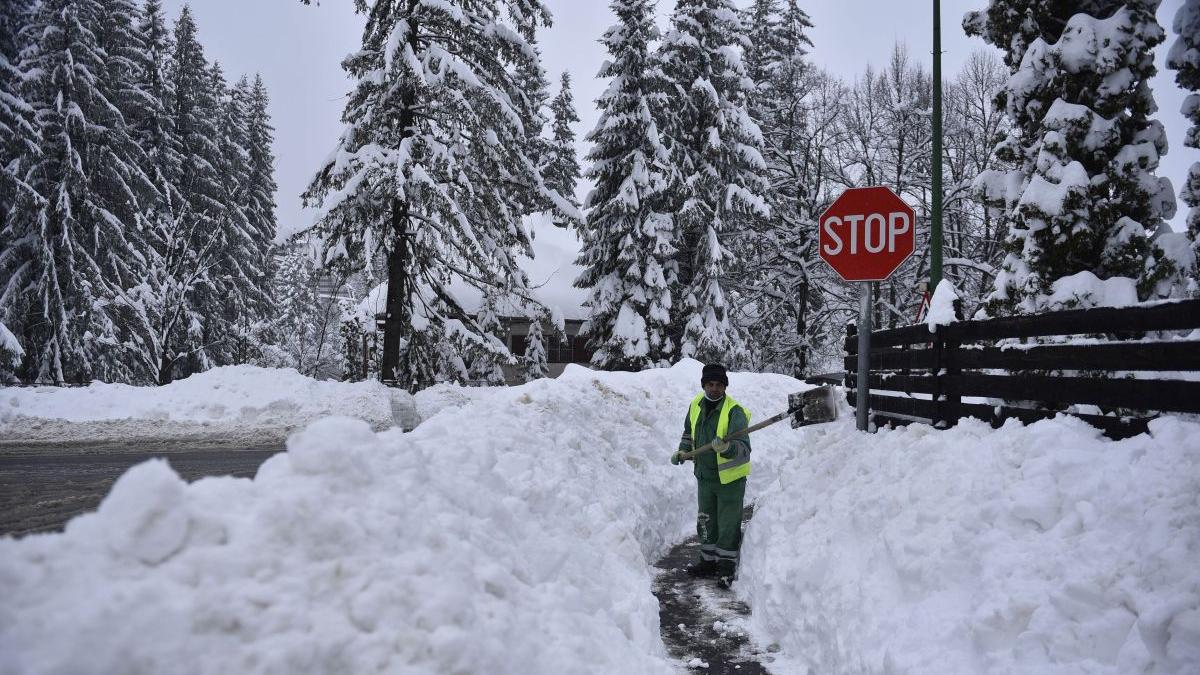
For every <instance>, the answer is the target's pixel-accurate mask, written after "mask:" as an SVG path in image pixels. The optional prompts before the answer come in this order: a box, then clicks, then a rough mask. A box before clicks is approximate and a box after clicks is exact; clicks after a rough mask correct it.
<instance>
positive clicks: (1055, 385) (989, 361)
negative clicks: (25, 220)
mask: <svg viewBox="0 0 1200 675" xmlns="http://www.w3.org/2000/svg"><path fill="white" fill-rule="evenodd" d="M931 330H932V332H931ZM1198 330H1200V300H1186V301H1181V302H1169V303H1162V304H1157V305H1152V306H1144V307H1130V308H1121V309H1112V308H1097V309H1084V310H1072V311H1065V312H1052V313H1046V314H1038V315H1029V316H1013V317H1004V318H999V319H987V320H982V321H958V322H954V323H950V324H948V325H943V326H936V327H934V328H932V329H931V328H930V327H929V326H927V325H925V324H920V325H916V326H906V327H903V328H895V329H891V330H880V331H874V332H872V333H871V354H870V370H869V382H870V387H871V397H870V404H871V416H872V419H873V420H874V422H875V423H876V424H889V423H890V424H894V425H904V424H908V423H911V422H923V423H926V424H932V425H934V426H936V427H939V428H947V427H951V426H954V425H955V424H957V423H958V421H959V419H961V418H963V417H976V418H980V419H984V420H989V421H991V423H992V424H993V426H999V425H1000V424H1003V422H1004V420H1006V419H1009V418H1016V419H1019V420H1020V421H1021V422H1022V423H1026V424H1027V423H1030V422H1034V421H1037V420H1039V419H1045V418H1049V417H1054V416H1055V415H1058V414H1060V413H1069V414H1072V415H1075V416H1077V417H1080V418H1082V419H1083V420H1085V421H1087V422H1088V423H1090V424H1092V425H1093V426H1095V427H1097V428H1099V429H1102V430H1104V432H1105V434H1106V435H1108V436H1109V437H1112V438H1126V437H1129V436H1135V435H1137V434H1140V433H1143V432H1145V431H1146V428H1147V426H1146V425H1147V423H1148V422H1149V421H1150V420H1151V419H1153V418H1154V417H1155V416H1156V413H1160V412H1185V413H1200V381H1197V380H1200V372H1197V371H1200V339H1197V338H1198V337H1200V332H1197V331H1198ZM1068 336H1070V337H1068ZM845 349H846V354H847V356H846V358H845V368H846V379H845V384H846V387H847V392H848V399H849V401H850V404H851V405H852V406H853V405H854V404H855V401H856V398H855V395H856V392H855V391H854V387H855V386H856V384H857V379H856V378H857V369H858V357H857V354H858V337H857V333H856V331H855V329H854V326H849V327H848V328H847V335H846V342H845ZM1189 377H1190V378H1191V379H1188V378H1189ZM876 392H879V393H876Z"/></svg>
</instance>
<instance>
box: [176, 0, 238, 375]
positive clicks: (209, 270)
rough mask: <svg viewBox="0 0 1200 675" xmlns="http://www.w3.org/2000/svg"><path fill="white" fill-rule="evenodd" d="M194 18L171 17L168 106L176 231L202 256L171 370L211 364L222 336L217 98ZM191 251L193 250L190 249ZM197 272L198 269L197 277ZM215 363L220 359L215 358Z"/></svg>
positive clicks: (194, 269) (222, 214)
mask: <svg viewBox="0 0 1200 675" xmlns="http://www.w3.org/2000/svg"><path fill="white" fill-rule="evenodd" d="M197 33H198V30H197V27H196V21H195V19H194V18H193V16H192V13H191V10H190V9H189V8H188V7H187V6H186V5H185V6H184V8H183V10H182V11H181V12H180V14H179V19H178V20H176V22H175V31H174V38H175V40H174V49H175V51H174V55H173V58H172V59H171V70H170V72H169V78H170V82H171V87H172V88H173V89H174V92H175V97H174V106H173V109H172V110H171V111H170V113H171V116H172V121H173V124H174V126H175V135H176V138H177V139H178V142H179V148H180V153H181V156H182V160H183V161H182V163H181V167H180V173H179V179H178V183H177V185H178V186H179V188H180V193H181V196H182V198H183V204H182V205H180V209H179V211H178V214H179V215H178V216H177V217H178V219H179V221H180V223H179V224H178V226H177V227H178V230H179V232H180V233H181V234H182V235H184V236H186V237H187V238H188V241H186V242H185V245H184V247H183V248H184V250H185V251H188V252H189V253H187V254H186V255H197V256H201V257H202V258H203V260H196V262H195V264H192V265H188V267H191V268H192V274H188V275H185V276H184V277H182V278H188V279H192V278H193V277H195V278H194V281H193V282H192V283H191V284H190V288H189V289H188V291H187V292H188V314H189V315H190V316H189V318H190V319H191V320H190V321H189V322H188V323H187V324H186V325H183V326H181V328H183V329H184V331H185V334H184V335H183V336H182V338H181V341H182V344H181V345H180V347H178V348H176V349H175V350H174V352H175V353H177V354H179V355H180V357H181V358H178V359H176V360H175V362H174V363H173V364H172V367H173V370H174V375H188V374H190V373H193V372H199V371H202V370H205V369H207V368H209V367H210V366H212V365H213V364H214V361H213V358H212V355H213V354H212V353H213V351H214V347H215V348H216V351H218V352H219V348H220V345H218V344H217V343H218V342H219V341H220V340H221V339H223V337H224V335H222V334H221V332H220V330H219V329H218V326H217V325H214V324H218V323H220V317H221V316H222V312H223V307H224V301H225V299H224V298H223V297H221V289H220V288H219V287H218V285H217V281H218V279H217V276H218V275H217V273H216V271H215V266H216V265H217V264H219V262H220V261H221V260H223V259H224V258H225V257H227V255H228V253H227V249H226V245H227V242H226V239H225V234H226V230H227V228H226V227H225V225H224V224H223V223H224V219H225V218H226V213H225V208H226V200H225V198H224V190H223V187H222V184H221V177H220V175H219V174H218V169H217V167H220V166H221V165H222V159H221V147H220V143H219V140H220V138H221V132H220V129H219V128H218V126H217V124H218V121H219V120H220V119H221V117H222V112H221V107H222V106H221V102H220V101H219V100H217V98H216V92H214V91H213V86H212V85H213V77H212V71H211V68H210V66H209V63H208V59H207V58H205V56H204V48H203V46H202V45H201V44H200V41H199V39H198V35H197ZM193 252H194V253H193ZM196 273H201V274H200V275H199V276H196ZM218 363H219V362H218Z"/></svg>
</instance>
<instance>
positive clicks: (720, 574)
mask: <svg viewBox="0 0 1200 675" xmlns="http://www.w3.org/2000/svg"><path fill="white" fill-rule="evenodd" d="M716 577H717V586H720V587H721V588H725V589H728V588H729V587H730V586H732V585H733V580H734V579H737V561H736V560H720V561H717V574H716Z"/></svg>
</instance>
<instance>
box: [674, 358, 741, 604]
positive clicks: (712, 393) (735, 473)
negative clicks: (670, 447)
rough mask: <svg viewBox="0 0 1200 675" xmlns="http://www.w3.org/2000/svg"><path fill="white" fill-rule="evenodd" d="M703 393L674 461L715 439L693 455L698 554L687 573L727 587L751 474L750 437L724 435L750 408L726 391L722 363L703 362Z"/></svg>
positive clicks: (734, 572) (734, 564)
mask: <svg viewBox="0 0 1200 675" xmlns="http://www.w3.org/2000/svg"><path fill="white" fill-rule="evenodd" d="M700 386H701V387H702V388H703V389H704V393H702V394H700V395H698V396H696V398H694V399H693V400H692V403H691V405H690V406H689V407H688V413H687V417H685V418H684V421H683V436H682V437H681V438H680V439H679V449H678V451H676V452H675V454H674V455H672V456H671V463H672V464H683V463H684V461H685V460H684V459H683V457H682V455H681V453H683V452H687V451H690V450H692V449H693V448H698V447H701V446H703V445H705V444H707V443H709V442H710V441H715V443H714V444H713V449H714V450H715V451H716V452H710V453H705V454H703V455H700V456H698V457H696V458H694V460H693V461H694V462H695V467H694V473H695V474H696V482H697V487H698V491H697V494H698V502H699V512H698V514H697V516H696V535H697V536H698V537H699V539H700V559H699V560H697V561H696V562H695V563H693V564H692V565H689V566H688V568H687V571H688V573H689V574H692V575H695V576H704V577H716V578H717V582H718V584H720V585H721V586H722V587H725V588H728V587H729V584H730V583H732V582H733V579H734V578H735V576H736V575H737V564H738V550H739V549H740V547H741V543H742V502H743V501H744V499H745V497H746V476H748V475H750V437H749V436H748V435H747V436H743V437H742V438H738V439H735V440H733V441H731V442H726V441H724V440H723V439H724V438H725V437H726V436H728V435H729V434H731V433H734V432H736V431H741V430H742V429H745V428H746V427H747V426H749V425H750V411H748V410H746V408H745V407H744V406H742V405H741V404H740V403H738V402H737V401H735V400H733V399H732V398H730V397H729V396H726V395H725V388H726V387H728V386H729V375H728V373H726V371H725V367H724V366H722V365H718V364H709V365H706V366H704V370H703V371H702V373H701V375H700Z"/></svg>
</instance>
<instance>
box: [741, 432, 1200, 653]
mask: <svg viewBox="0 0 1200 675" xmlns="http://www.w3.org/2000/svg"><path fill="white" fill-rule="evenodd" d="M1198 433H1200V425H1196V424H1194V423H1187V422H1182V421H1180V420H1178V419H1176V418H1170V417H1167V418H1163V419H1161V420H1157V421H1155V422H1152V423H1151V433H1150V435H1143V436H1140V437H1137V438H1132V439H1128V440H1124V441H1120V442H1111V441H1108V440H1106V439H1103V438H1102V437H1101V436H1100V434H1099V432H1097V431H1096V430H1094V429H1092V428H1091V427H1089V426H1087V425H1086V424H1084V423H1082V422H1080V421H1079V420H1076V419H1074V418H1067V417H1060V418H1058V419H1055V420H1048V421H1044V422H1038V423H1037V424H1033V425H1031V426H1029V427H1022V426H1020V425H1019V424H1018V423H1016V422H1015V421H1013V422H1010V423H1008V424H1007V425H1006V426H1004V427H1003V428H1001V429H999V430H993V429H991V427H989V426H988V425H987V424H986V423H983V422H980V421H978V420H971V419H967V420H964V421H963V422H962V423H960V424H959V425H958V427H956V428H955V429H953V430H951V431H949V432H937V431H934V430H933V429H932V428H930V427H928V426H925V425H916V424H915V425H912V426H910V427H907V428H904V429H897V430H890V431H889V430H881V431H880V432H879V433H878V434H876V435H874V436H871V437H862V436H859V435H858V434H856V433H855V432H854V431H852V429H851V427H849V426H848V425H841V426H832V425H831V426H830V427H827V428H824V429H820V430H814V431H812V432H810V434H809V435H808V438H807V439H806V442H805V443H804V444H803V446H801V447H798V448H795V449H792V450H790V451H789V454H790V455H791V458H790V459H785V460H784V464H785V468H784V470H783V471H782V473H781V474H780V476H779V479H778V482H777V483H776V484H775V485H774V486H772V487H771V488H770V489H769V490H768V492H767V494H765V495H763V496H762V498H761V500H760V503H759V508H758V510H757V511H756V513H755V516H754V521H753V525H752V527H750V528H749V530H748V532H747V537H746V541H745V543H744V544H743V546H744V554H743V555H744V558H743V563H742V568H743V569H742V572H743V581H742V588H741V591H742V592H743V593H744V594H745V596H746V597H747V598H748V600H749V603H750V605H751V606H752V607H753V608H754V618H753V622H754V625H755V627H756V629H757V632H758V635H759V639H760V640H771V641H777V642H779V643H780V645H781V646H782V648H783V651H784V653H785V654H788V655H789V656H790V657H792V658H793V663H792V665H793V668H794V670H793V671H792V672H798V673H808V672H813V673H881V674H882V673H912V674H914V675H916V674H918V673H948V674H949V673H955V674H959V673H1012V674H1017V673H1021V674H1028V673H1038V674H1051V673H1057V674H1063V675H1066V674H1068V673H1111V674H1112V675H1117V674H1125V673H1164V674H1165V673H1180V674H1182V673H1196V672H1200V566H1198V565H1197V561H1200V504H1198V503H1197V495H1198V494H1200V437H1198V436H1197V434H1198Z"/></svg>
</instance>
